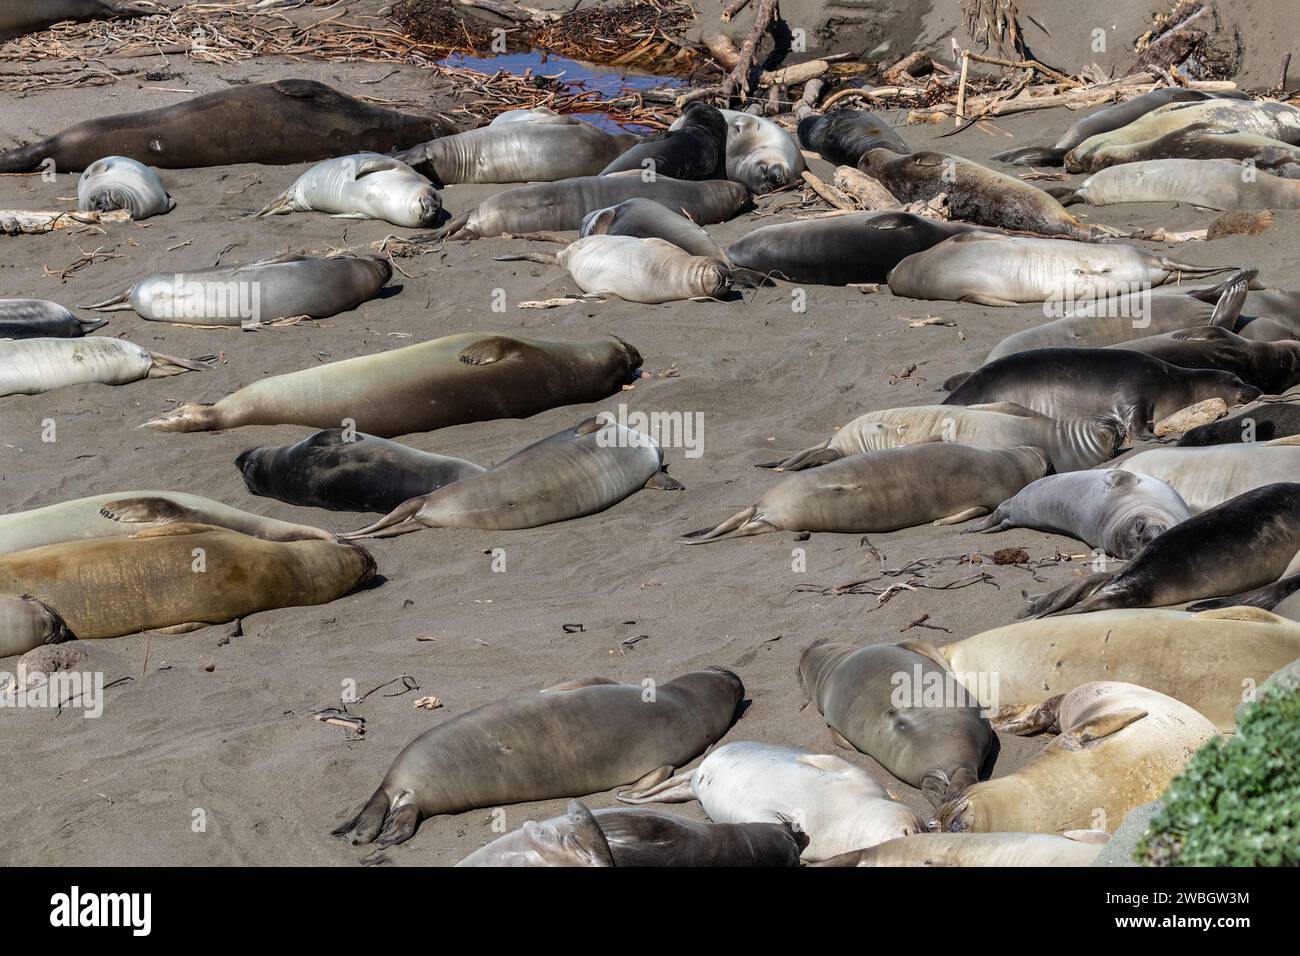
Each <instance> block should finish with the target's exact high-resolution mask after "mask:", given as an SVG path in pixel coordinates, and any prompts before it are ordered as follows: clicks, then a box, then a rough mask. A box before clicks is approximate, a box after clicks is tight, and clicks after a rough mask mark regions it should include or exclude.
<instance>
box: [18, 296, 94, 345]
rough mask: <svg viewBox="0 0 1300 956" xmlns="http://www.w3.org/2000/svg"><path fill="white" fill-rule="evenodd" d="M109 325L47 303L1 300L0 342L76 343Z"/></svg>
mask: <svg viewBox="0 0 1300 956" xmlns="http://www.w3.org/2000/svg"><path fill="white" fill-rule="evenodd" d="M107 324H108V320H107V319H79V318H77V317H76V316H75V315H73V314H72V313H71V312H69V311H68V310H67V309H65V308H64V307H63V306H61V305H58V304H57V303H54V302H48V301H46V300H45V299H0V339H76V338H81V336H83V335H89V334H90V333H91V332H93V331H95V330H96V329H98V328H101V327H102V326H105V325H107Z"/></svg>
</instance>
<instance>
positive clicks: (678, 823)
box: [456, 800, 808, 867]
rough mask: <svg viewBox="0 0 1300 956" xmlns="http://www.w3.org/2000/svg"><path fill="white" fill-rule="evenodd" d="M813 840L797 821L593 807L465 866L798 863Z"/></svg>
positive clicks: (516, 835)
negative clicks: (702, 818) (720, 819)
mask: <svg viewBox="0 0 1300 956" xmlns="http://www.w3.org/2000/svg"><path fill="white" fill-rule="evenodd" d="M807 842H808V837H807V835H806V834H805V833H804V832H803V831H802V830H800V829H798V828H796V827H795V826H794V825H793V824H792V823H791V822H790V821H789V820H783V821H778V822H775V823H700V822H698V821H696V820H687V819H685V818H683V817H675V816H672V815H671V814H668V813H662V812H660V811H658V810H645V809H640V810H623V809H612V810H597V811H595V812H594V813H593V812H592V811H590V810H588V809H587V807H586V805H585V804H583V802H582V801H581V800H573V801H571V802H570V803H569V808H568V812H567V813H566V814H565V815H564V816H563V817H556V818H554V819H552V820H545V821H543V822H542V823H533V822H528V823H525V824H524V825H523V826H522V827H520V828H519V829H518V830H515V831H514V832H513V833H507V834H506V835H505V836H503V837H500V838H498V839H496V840H493V841H492V842H491V843H489V844H488V845H487V846H485V847H483V848H482V849H479V850H475V851H474V852H473V853H471V854H470V855H469V856H467V857H465V859H463V860H461V861H460V862H459V863H457V864H456V865H457V866H568V867H572V866H656V867H662V866H798V865H799V851H800V849H802V848H803V846H804V845H806V844H807Z"/></svg>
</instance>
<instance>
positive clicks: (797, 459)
mask: <svg viewBox="0 0 1300 956" xmlns="http://www.w3.org/2000/svg"><path fill="white" fill-rule="evenodd" d="M843 457H844V453H843V452H839V451H836V450H835V449H834V448H828V447H827V446H825V445H814V446H813V447H812V448H805V449H804V450H803V451H801V452H798V453H797V454H794V455H791V456H790V457H789V458H785V459H782V460H781V461H766V462H763V463H762V464H761V465H756V466H755V467H757V468H771V469H773V470H774V471H802V470H803V469H805V468H816V467H817V466H818V465H825V464H829V463H830V462H832V461H838V460H839V459H841V458H843Z"/></svg>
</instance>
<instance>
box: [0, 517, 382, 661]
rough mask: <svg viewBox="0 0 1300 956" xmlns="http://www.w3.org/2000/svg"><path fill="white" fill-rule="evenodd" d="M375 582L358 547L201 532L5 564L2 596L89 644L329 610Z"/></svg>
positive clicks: (168, 533)
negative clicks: (310, 608)
mask: <svg viewBox="0 0 1300 956" xmlns="http://www.w3.org/2000/svg"><path fill="white" fill-rule="evenodd" d="M199 562H202V563H201V567H200V564H199ZM374 575H375V560H374V558H372V557H371V556H370V554H369V552H367V551H366V550H365V549H364V548H360V547H358V546H356V545H353V544H341V543H339V542H336V541H266V540H263V539H261V538H253V537H250V536H248V535H245V534H240V533H238V532H236V531H229V530H227V529H225V528H215V527H213V526H211V525H201V524H169V525H164V526H162V527H156V528H148V529H146V530H144V531H138V532H136V533H135V534H133V535H131V536H130V537H127V538H97V539H94V540H91V541H69V542H65V543H63V544H50V545H46V546H44V547H41V548H32V549H30V550H27V551H18V552H15V553H13V554H6V555H0V594H8V595H12V596H18V595H24V594H31V595H33V596H34V597H36V598H38V599H39V600H40V601H41V602H43V603H45V604H47V605H49V606H50V607H51V608H53V609H54V610H55V611H56V612H57V613H58V615H59V616H60V617H61V618H63V620H64V621H65V622H66V623H67V626H68V629H69V630H70V631H71V632H72V633H73V634H74V635H76V637H77V638H78V639H79V640H83V641H86V640H94V639H97V638H102V637H121V636H122V635H124V634H135V633H137V632H139V631H152V630H162V629H165V630H169V631H170V632H172V633H182V632H184V631H190V630H195V629H197V628H200V627H205V626H207V625H209V624H224V623H225V622H227V621H234V620H237V619H239V618H242V617H247V616H248V615H249V614H256V613H257V612H259V611H268V610H272V609H274V608H281V607H303V606H306V605H312V604H328V603H329V602H330V601H333V600H336V599H338V598H341V597H343V596H344V595H345V594H349V593H351V592H352V591H354V590H356V589H357V588H359V587H361V586H362V585H364V584H367V583H368V582H369V581H370V579H371V578H373V577H374Z"/></svg>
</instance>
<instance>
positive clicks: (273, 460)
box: [235, 428, 483, 512]
mask: <svg viewBox="0 0 1300 956" xmlns="http://www.w3.org/2000/svg"><path fill="white" fill-rule="evenodd" d="M235 467H236V468H238V469H239V471H240V474H242V475H243V476H244V484H245V485H247V486H248V490H249V491H250V492H252V493H253V494H255V495H265V496H266V497H268V498H278V499H279V500H280V501H287V502H288V503H289V504H291V505H301V506H303V507H304V508H327V509H329V510H330V511H380V512H387V511H391V510H393V509H394V508H396V507H397V506H398V505H400V504H402V502H404V501H409V500H411V499H412V498H415V497H418V496H419V495H426V494H428V493H429V492H431V491H434V490H435V489H438V488H441V487H442V486H443V485H449V484H451V483H452V482H455V481H460V480H461V479H462V478H469V477H471V476H473V475H481V474H482V473H483V469H482V468H481V467H480V466H478V465H476V464H474V463H473V462H469V461H464V460H462V459H460V458H450V457H448V456H446V455H435V454H432V453H430V452H427V451H420V450H419V449H417V448H411V447H410V446H408V445H399V444H398V443H397V442H393V441H389V440H388V439H386V438H376V437H375V436H374V435H361V434H355V433H352V432H350V431H348V430H347V429H343V428H327V429H325V430H324V431H320V432H317V433H316V434H314V435H311V436H310V437H308V438H304V439H303V440H302V441H300V442H298V443H297V444H296V445H281V446H280V447H278V448H275V447H271V446H259V447H257V448H250V449H248V450H247V451H245V452H243V453H242V454H240V456H239V457H238V458H236V459H235Z"/></svg>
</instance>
